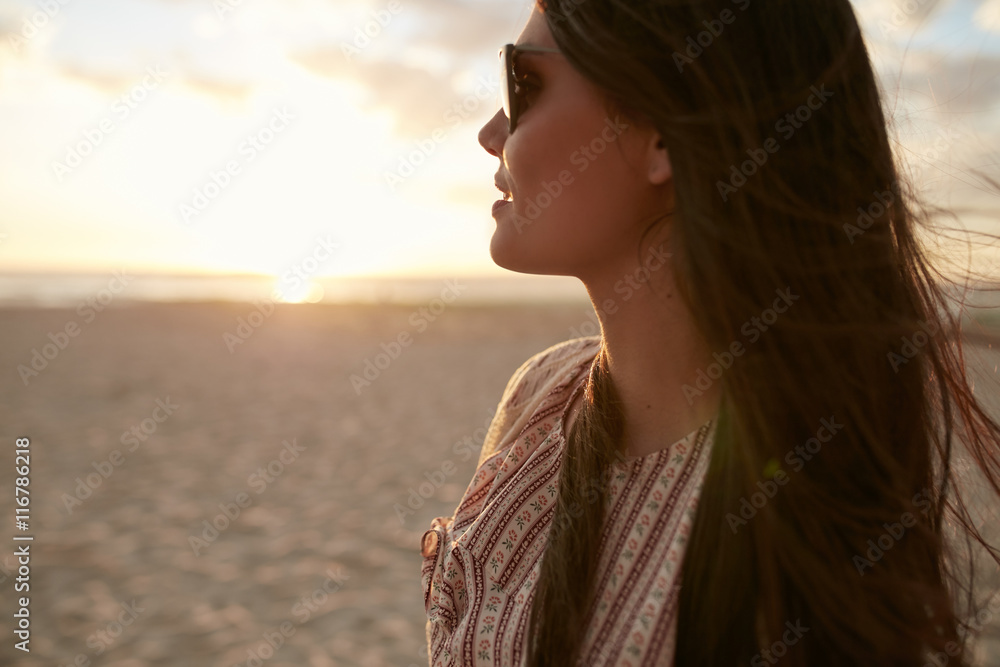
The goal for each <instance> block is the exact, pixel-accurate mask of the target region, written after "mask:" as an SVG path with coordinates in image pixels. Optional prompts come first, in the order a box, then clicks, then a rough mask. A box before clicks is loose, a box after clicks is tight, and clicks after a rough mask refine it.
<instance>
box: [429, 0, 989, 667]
mask: <svg viewBox="0 0 1000 667" xmlns="http://www.w3.org/2000/svg"><path fill="white" fill-rule="evenodd" d="M502 63H503V67H504V77H505V78H504V79H503V80H502V84H503V81H505V80H507V77H510V78H511V81H510V85H511V88H512V90H511V91H510V93H509V95H508V96H507V98H509V99H507V98H505V109H504V110H503V111H500V112H498V113H497V115H496V116H494V117H493V118H492V119H491V120H490V121H489V123H487V125H486V126H485V127H483V129H482V131H481V132H480V137H479V139H480V143H481V144H482V146H483V148H484V149H485V150H486V151H487V152H488V153H490V154H491V155H493V156H495V157H497V158H499V170H498V172H497V174H496V185H497V187H498V188H499V189H500V190H501V191H502V192H504V195H505V196H504V201H502V202H498V203H497V204H496V205H494V210H493V215H494V218H495V219H496V225H497V227H496V231H495V233H494V236H493V239H492V243H491V247H490V250H491V255H492V257H493V259H494V261H495V262H496V263H497V264H498V265H500V266H503V267H505V268H507V269H510V270H513V271H519V272H524V273H542V274H553V275H570V276H576V277H577V278H579V279H580V280H581V281H582V282H583V283H584V285H585V286H586V288H587V290H588V292H589V294H590V297H591V299H592V302H593V305H594V308H595V310H596V311H597V313H598V316H599V318H600V322H601V335H600V336H595V337H590V338H581V339H575V340H571V341H567V342H565V343H562V344H560V345H557V346H554V347H553V348H550V349H548V350H546V351H544V352H542V353H540V354H538V355H536V356H535V357H533V358H531V359H529V360H528V361H527V362H526V363H525V364H524V365H523V366H522V367H521V368H520V369H519V370H518V372H517V373H515V375H514V377H512V378H511V380H510V383H509V384H508V386H507V390H506V391H505V393H504V395H503V397H502V398H501V401H500V405H499V411H498V414H497V416H496V417H495V418H494V421H493V424H492V425H491V428H490V433H489V435H488V436H487V440H486V443H485V444H484V448H483V452H482V455H481V458H480V462H479V463H480V465H479V469H478V470H477V472H476V475H475V477H474V478H473V480H472V481H471V482H470V484H469V487H468V489H467V491H466V494H465V496H464V498H463V499H462V501H461V503H460V505H459V507H458V508H457V510H456V512H455V515H454V516H453V517H439V518H437V519H435V520H434V522H433V524H432V526H431V529H430V530H428V531H427V532H426V533H425V535H424V540H423V545H422V546H423V557H424V562H423V583H424V591H425V603H426V606H427V611H428V625H427V634H428V642H429V650H430V662H431V664H433V665H472V664H475V665H486V664H490V665H519V664H526V665H532V666H534V665H575V664H585V665H612V664H614V665H661V664H677V665H684V666H685V667H687V666H691V665H705V666H708V665H724V666H727V667H729V666H736V665H748V664H749V665H754V666H756V665H770V664H776V663H778V662H779V661H780V663H781V664H783V665H789V666H792V665H809V666H810V667H814V666H816V665H858V664H868V665H880V666H882V665H913V666H916V665H924V664H925V663H926V664H938V665H942V664H951V665H959V664H965V663H966V662H967V660H968V649H967V647H966V646H965V638H966V631H967V629H968V628H967V627H966V626H964V625H963V624H962V615H961V614H960V613H959V611H958V610H957V609H956V600H955V598H956V597H957V596H958V595H959V594H960V593H961V592H962V590H963V589H962V588H961V586H960V585H959V583H958V579H956V575H955V574H954V573H953V571H952V568H951V560H950V559H947V560H946V556H948V555H949V553H950V552H949V551H948V549H947V547H948V545H947V544H946V541H945V535H944V534H943V522H944V517H945V510H946V509H947V510H948V513H949V515H953V518H955V519H956V520H957V521H959V522H960V524H961V525H962V526H963V528H964V529H965V530H966V531H968V534H970V535H972V536H974V537H976V538H977V539H978V540H979V541H980V542H981V543H982V544H983V545H984V546H987V545H986V544H985V542H984V541H983V540H982V539H981V537H980V536H979V534H978V532H977V531H976V529H975V527H974V526H972V525H971V521H970V520H969V519H968V515H967V514H966V513H965V511H964V509H963V507H964V506H963V505H961V503H960V497H957V496H955V492H956V491H957V490H959V489H956V475H955V473H954V471H953V469H952V468H951V466H950V463H949V462H950V460H951V450H952V446H953V442H956V440H957V439H958V437H959V436H961V439H962V441H963V442H964V446H965V447H967V448H968V450H969V451H970V452H971V454H972V458H973V460H975V461H977V465H978V466H979V467H980V468H981V469H982V470H983V471H984V472H985V473H986V474H987V477H988V479H989V482H990V485H991V487H992V488H993V490H994V491H996V492H997V493H1000V486H998V484H997V469H998V457H997V454H998V451H1000V426H998V424H997V423H996V422H995V421H993V420H992V419H991V418H990V417H989V416H988V415H987V414H986V413H985V412H984V410H983V408H982V407H981V406H980V405H979V404H978V403H977V401H976V399H975V397H974V396H973V395H972V393H971V391H970V389H969V387H968V383H967V380H966V378H965V375H964V368H963V364H962V358H961V348H960V347H959V346H957V345H958V344H957V336H956V335H955V331H956V326H957V321H956V319H955V317H954V315H952V314H949V311H948V310H947V307H946V304H947V301H946V299H945V297H944V296H943V292H942V291H941V288H940V287H939V283H938V278H939V276H937V274H935V273H934V271H933V268H932V267H931V266H930V265H929V263H928V260H927V259H926V257H925V255H924V253H923V250H922V249H921V247H920V245H919V244H918V242H917V239H916V232H917V228H916V225H917V223H919V222H924V221H925V219H926V218H927V217H928V216H926V214H924V213H922V212H921V211H920V210H918V209H917V208H916V204H915V202H916V199H915V198H914V197H913V196H912V193H911V191H910V189H909V187H908V186H907V184H906V183H905V182H902V181H900V179H899V175H898V172H897V165H896V163H895V162H894V157H893V154H892V152H891V150H890V146H889V140H888V138H887V134H886V123H885V119H884V117H883V114H882V110H881V106H880V100H879V95H878V88H877V85H876V81H875V78H874V75H873V72H872V67H871V64H870V62H869V59H868V55H867V52H866V49H865V46H864V44H863V42H862V38H861V35H860V32H859V28H858V24H857V21H856V18H855V16H854V14H853V11H852V9H851V6H850V4H849V2H847V0H813V1H811V2H799V1H795V0H788V1H785V2H781V1H771V2H762V1H760V0H757V1H756V2H752V1H751V0H701V1H699V2H680V1H667V0H663V1H659V2H654V1H642V0H541V1H540V2H539V5H538V6H536V7H535V8H534V11H533V13H532V14H531V17H530V19H529V20H528V22H527V24H526V26H525V28H524V30H523V31H522V33H521V35H520V36H519V38H518V40H517V44H516V45H515V46H513V47H510V46H509V47H507V48H505V49H504V51H503V53H502ZM990 555H991V556H992V557H993V558H994V560H996V561H997V562H998V563H1000V558H998V554H997V552H996V550H995V549H992V548H991V551H990ZM995 611H996V613H997V614H1000V609H996V610H995ZM980 618H981V617H980ZM998 618H1000V616H998ZM970 625H972V626H974V623H973V624H970ZM928 661H929V662H928Z"/></svg>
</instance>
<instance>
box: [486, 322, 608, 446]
mask: <svg viewBox="0 0 1000 667" xmlns="http://www.w3.org/2000/svg"><path fill="white" fill-rule="evenodd" d="M600 347H601V337H600V336H586V337H583V338H573V339H570V340H565V341H562V342H561V343H556V344H555V345H552V346H550V347H547V348H546V349H544V350H542V351H541V352H537V353H535V354H533V355H532V356H531V357H529V358H528V359H527V360H526V361H525V362H524V363H522V364H521V366H520V367H519V368H518V369H517V370H516V371H514V374H513V375H512V376H511V377H510V380H508V382H507V387H506V388H505V389H504V392H503V395H502V396H501V397H500V402H499V404H498V405H497V412H496V414H495V415H494V417H493V421H492V422H491V423H490V428H489V431H488V432H487V434H486V439H485V441H484V443H483V448H482V451H481V453H480V456H479V464H480V465H481V464H482V463H483V461H485V460H486V459H487V458H489V457H490V456H492V455H493V454H494V453H496V452H497V451H499V450H500V449H501V448H502V447H503V445H504V444H506V443H509V442H510V441H511V440H512V439H513V438H514V437H516V436H517V434H518V433H519V432H520V428H521V427H522V426H523V425H524V423H526V422H527V421H528V418H529V417H530V416H531V413H532V409H533V408H535V407H537V406H538V405H539V404H540V403H541V402H542V401H543V400H544V399H545V397H546V396H548V395H549V393H551V392H552V390H553V389H554V388H556V387H557V386H558V385H559V384H560V383H563V382H568V381H569V379H570V377H569V373H570V372H571V371H572V370H574V369H576V368H578V367H579V366H580V365H581V364H584V363H590V361H591V360H593V358H594V356H595V355H596V354H597V352H598V350H600Z"/></svg>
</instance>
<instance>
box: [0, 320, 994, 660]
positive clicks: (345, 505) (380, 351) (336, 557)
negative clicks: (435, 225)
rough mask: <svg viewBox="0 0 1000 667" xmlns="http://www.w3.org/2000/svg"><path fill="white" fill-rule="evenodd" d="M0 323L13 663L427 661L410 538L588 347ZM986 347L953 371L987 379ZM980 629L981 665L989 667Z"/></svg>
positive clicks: (226, 324)
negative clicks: (573, 354)
mask: <svg viewBox="0 0 1000 667" xmlns="http://www.w3.org/2000/svg"><path fill="white" fill-rule="evenodd" d="M253 313H257V314H256V315H253ZM0 317H2V320H3V323H4V326H3V333H2V343H3V344H2V346H0V367H2V368H3V369H4V373H5V380H4V382H3V383H2V385H0V394H2V396H0V424H2V425H3V426H2V432H3V437H2V443H3V447H4V449H3V451H5V452H6V453H5V454H4V456H3V460H2V477H0V479H2V480H3V483H2V485H0V486H2V488H3V489H5V491H4V493H3V494H2V497H0V511H2V514H3V516H4V517H5V520H4V526H5V527H6V531H7V533H8V534H7V535H4V536H2V537H3V538H4V545H5V546H3V548H2V551H0V559H2V562H0V564H2V566H3V567H2V570H0V577H4V578H5V579H6V580H5V581H3V582H2V585H3V587H4V590H5V593H4V595H3V598H2V602H0V613H2V614H3V618H4V619H6V620H5V621H4V623H3V624H2V625H3V628H4V632H3V641H2V644H0V664H4V665H24V666H25V667H34V666H36V665H38V666H41V665H45V666H52V665H85V664H90V665H103V666H107V667H140V666H146V665H149V666H182V665H183V666H189V665H198V666H200V665H220V666H223V665H224V666H233V665H262V664H263V665H267V666H268V667H291V666H303V665H307V666H309V667H325V666H330V665H398V666H401V667H410V666H412V665H426V664H427V657H426V649H425V645H424V623H423V619H424V611H423V600H422V596H421V589H420V578H419V575H420V564H421V557H420V553H419V539H420V536H421V535H422V533H423V532H424V530H425V529H426V527H427V525H428V524H429V522H430V521H431V519H432V518H433V517H435V516H439V515H448V514H450V513H451V512H452V511H453V510H454V508H455V505H456V504H457V502H458V500H459V498H460V496H461V494H462V492H463V491H464V489H465V487H466V484H467V483H468V481H469V479H470V478H471V477H472V474H473V472H474V470H475V464H476V461H477V457H478V454H479V445H480V443H481V442H482V437H483V434H484V432H485V426H486V425H487V424H488V423H489V419H490V417H491V415H492V414H493V411H494V409H495V407H496V403H497V401H498V400H499V398H500V395H501V392H502V391H503V389H504V386H505V385H506V382H507V380H508V378H509V377H510V375H511V374H512V373H513V371H514V370H515V369H516V368H517V367H518V366H519V365H520V364H521V363H522V362H523V361H524V360H525V359H527V358H528V357H529V356H531V355H532V354H534V353H535V352H538V351H540V350H542V349H544V348H546V347H547V346H549V345H552V344H554V343H557V342H559V341H562V340H566V339H568V338H571V337H574V336H576V335H586V334H590V333H593V331H592V329H590V328H589V327H590V326H592V325H591V324H588V323H592V322H593V319H592V316H591V315H588V309H586V308H584V307H580V306H560V307H541V306H531V307H529V306H517V307H515V306H511V307H505V306H492V307H474V306H461V307H459V306H455V307H449V308H447V309H445V310H444V312H441V313H439V314H437V315H431V316H430V317H432V318H433V320H432V319H430V318H429V317H427V314H426V313H424V314H421V313H420V311H419V307H414V306H332V305H279V306H277V308H276V309H275V310H274V312H272V313H269V314H264V313H261V312H259V311H257V310H256V309H255V308H254V306H252V305H249V304H224V303H210V304H134V305H120V304H115V307H110V308H107V309H106V310H104V311H102V312H99V313H95V314H94V316H93V317H92V319H90V320H89V321H88V319H87V318H88V317H89V316H88V315H86V314H80V313H78V312H77V311H76V310H75V309H47V310H42V309H5V310H3V311H2V313H0ZM241 320H242V323H241ZM71 323H72V324H74V325H76V326H75V327H69V328H67V327H68V325H70V324H71ZM70 331H76V333H75V334H71V333H70ZM50 334H51V335H50ZM64 336H65V337H64ZM985 344H986V339H983V340H981V341H979V343H978V344H977V345H975V347H973V348H970V353H969V359H970V365H975V366H976V367H977V368H980V369H983V370H982V371H981V372H982V373H986V372H989V373H993V372H994V369H995V367H996V365H997V363H998V362H1000V353H998V351H997V345H996V344H995V343H994V344H993V348H992V350H990V349H987V348H986V347H985ZM46 345H51V346H52V347H49V348H48V352H49V353H51V352H53V350H57V354H55V355H51V354H49V355H47V356H51V357H52V358H45V359H44V360H43V361H44V362H45V364H44V368H43V369H42V370H40V371H35V372H36V373H37V374H32V373H25V372H23V371H22V372H19V371H18V370H17V369H18V366H19V365H20V366H24V367H26V368H30V367H31V363H32V350H39V351H40V353H41V352H43V348H44V347H45V346H46ZM37 366H42V361H36V367H37ZM977 372H979V371H977ZM352 376H353V377H352ZM982 386H983V387H987V389H986V390H987V391H990V389H989V387H990V386H991V385H989V384H987V383H985V382H984V383H983V384H982ZM996 386H997V384H996V380H995V378H994V379H993V384H992V387H993V389H994V390H995V388H996ZM998 398H1000V397H998V396H996V395H993V396H992V397H991V400H992V405H993V408H994V410H995V411H996V412H997V413H998V414H1000V401H998V400H997V399H998ZM19 437H28V438H29V439H30V445H29V449H30V452H31V459H30V480H31V481H30V498H31V502H30V518H29V525H30V527H29V530H27V531H24V532H20V531H17V530H16V529H15V528H14V524H13V520H12V519H11V517H12V516H13V515H14V503H13V492H11V489H12V488H13V486H14V485H13V478H14V472H13V467H14V454H13V449H14V448H15V440H16V439H17V438H19ZM15 534H20V535H31V536H33V537H34V541H32V542H30V553H31V559H30V585H31V591H30V595H31V605H30V614H31V616H30V622H31V636H30V648H31V653H30V654H26V653H22V652H21V651H18V650H16V649H15V648H14V647H13V644H14V642H15V641H16V639H15V638H14V636H13V635H12V634H11V629H10V620H11V619H12V618H13V613H14V612H15V611H16V607H15V600H14V599H13V598H14V597H15V596H14V594H13V593H12V586H13V584H12V581H11V580H12V579H14V578H15V577H16V576H17V575H16V572H15V571H16V568H17V565H16V561H15V559H14V558H13V557H12V556H11V553H12V551H13V548H15V547H12V546H11V545H16V544H21V545H23V544H29V543H27V542H20V543H15V542H12V541H11V539H10V538H11V536H12V535H15ZM994 535H996V532H995V531H994ZM993 581H994V582H997V581H1000V580H998V579H996V578H994V579H993ZM998 623H1000V614H997V618H996V619H994V624H993V629H992V630H989V631H988V632H990V633H992V634H990V637H992V639H991V640H990V641H989V642H984V643H983V646H984V647H985V648H983V649H982V652H981V654H980V655H981V657H980V659H981V660H983V662H981V663H980V664H994V665H996V664H1000V649H998V647H1000V634H998V633H997V631H996V626H997V624H998ZM272 646H276V647H277V648H276V649H273V648H272ZM987 650H989V651H990V655H992V656H993V659H995V661H993V662H989V661H988V660H990V658H987V657H986V655H987V654H986V651H987Z"/></svg>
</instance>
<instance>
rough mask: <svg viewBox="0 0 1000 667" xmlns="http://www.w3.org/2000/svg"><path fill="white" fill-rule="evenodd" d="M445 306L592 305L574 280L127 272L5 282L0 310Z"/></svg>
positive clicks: (1, 281) (16, 277) (0, 277)
mask: <svg viewBox="0 0 1000 667" xmlns="http://www.w3.org/2000/svg"><path fill="white" fill-rule="evenodd" d="M437 298H442V299H444V300H445V301H447V302H449V303H451V302H456V303H463V304H500V303H576V302H579V303H581V304H584V305H586V304H588V303H589V299H588V297H587V293H586V290H584V288H583V284H582V283H581V282H580V281H579V280H577V279H576V278H568V277H560V276H526V275H521V274H511V275H510V276H509V277H496V278H495V277H481V276H475V277H470V276H440V277H419V278H410V277H378V278H372V277H364V278H355V277H350V278H313V279H311V280H309V281H308V282H306V281H296V282H294V283H293V282H291V281H286V282H285V283H282V282H281V281H280V280H278V279H275V278H273V277H268V276H256V275H164V274H140V273H132V272H130V271H126V272H125V273H124V274H119V272H117V271H109V272H106V273H72V274H71V273H66V274H51V273H49V274H27V273H16V274H15V273H8V274H0V307H2V306H17V307H35V308H69V307H74V308H75V307H78V306H80V305H81V304H84V303H87V302H88V301H89V300H95V301H97V302H98V303H101V304H104V305H110V303H111V302H112V301H114V302H116V303H123V302H204V301H228V302H253V301H258V300H262V299H272V300H274V301H278V302H289V303H387V304H391V303H398V304H422V303H428V302H430V301H432V300H434V299H437Z"/></svg>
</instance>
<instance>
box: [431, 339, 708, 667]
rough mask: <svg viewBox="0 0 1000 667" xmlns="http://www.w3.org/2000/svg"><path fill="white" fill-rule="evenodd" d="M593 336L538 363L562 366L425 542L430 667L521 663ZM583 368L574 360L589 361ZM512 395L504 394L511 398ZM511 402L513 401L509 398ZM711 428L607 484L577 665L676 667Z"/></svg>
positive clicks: (622, 465)
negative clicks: (685, 562)
mask: <svg viewBox="0 0 1000 667" xmlns="http://www.w3.org/2000/svg"><path fill="white" fill-rule="evenodd" d="M599 343H600V339H598V338H585V339H575V340H572V341H567V342H565V343H561V344H560V345H557V346H554V347H552V348H549V349H548V350H546V351H544V352H542V353H540V354H538V355H535V357H533V358H532V359H531V360H529V362H528V363H527V364H526V366H527V368H526V369H524V370H525V373H524V374H523V379H522V380H521V382H530V381H531V380H530V378H531V370H532V368H534V367H540V366H541V365H542V363H543V362H545V363H546V364H547V366H548V367H549V368H551V367H552V362H553V360H555V361H558V360H559V359H569V360H570V362H571V363H572V364H573V365H571V366H569V367H566V368H563V369H562V379H561V380H560V381H559V382H558V383H557V384H555V386H554V387H553V388H552V389H551V391H550V392H549V393H548V394H547V395H546V396H545V397H544V398H543V400H541V402H540V403H538V405H537V406H535V407H534V408H533V412H532V413H531V415H530V418H529V419H528V420H527V422H526V425H525V426H524V428H523V429H522V430H521V432H520V434H519V435H518V436H517V437H516V438H515V439H513V440H512V441H511V442H510V443H508V444H507V445H506V446H501V447H500V448H499V449H498V451H496V452H494V453H493V454H491V455H490V456H488V457H487V458H486V459H485V460H483V461H482V462H481V464H480V465H479V467H478V469H477V471H476V473H475V475H474V476H473V478H472V481H471V482H470V483H469V486H468V488H467V489H466V492H465V495H464V496H463V498H462V500H461V501H460V503H459V505H458V508H457V509H456V511H455V514H454V516H452V517H437V518H435V519H434V520H433V521H432V523H431V526H430V529H429V530H427V531H426V532H425V533H424V537H423V542H422V545H421V547H422V555H423V566H422V571H421V580H422V585H423V590H424V603H425V609H426V612H427V628H426V630H427V642H428V652H429V664H430V665H431V666H432V667H438V666H442V667H443V666H450V665H462V666H465V665H504V666H507V665H521V664H523V663H524V661H525V659H526V650H527V622H528V619H529V616H530V610H531V603H532V599H533V594H534V587H535V582H536V581H537V579H538V574H539V569H540V566H541V557H542V555H543V553H544V549H545V543H546V537H547V535H548V530H549V528H550V526H551V522H552V517H553V512H554V508H555V500H556V491H557V488H558V478H559V470H560V463H561V461H562V457H563V454H564V451H565V447H566V434H564V433H563V426H564V419H565V415H566V412H567V408H568V407H569V405H571V404H572V400H571V399H573V398H575V396H576V394H577V392H579V391H582V389H583V386H584V383H585V381H586V379H587V375H588V371H589V368H590V360H592V359H593V356H594V355H595V354H596V353H597V351H598V349H599ZM591 350H592V353H590V354H589V355H588V356H589V358H590V360H586V361H584V362H582V363H580V362H579V359H580V355H579V354H578V353H579V352H580V351H584V352H588V353H589V352H591ZM508 393H509V392H508ZM515 393H516V392H515ZM714 426H715V422H714V420H712V421H709V422H707V423H706V424H704V425H702V426H701V427H700V428H699V429H697V430H696V431H694V432H692V433H690V434H688V435H687V436H686V437H684V438H682V439H681V440H679V441H677V442H675V443H673V444H671V445H670V446H669V447H666V448H664V449H661V450H659V451H657V452H654V453H652V454H649V455H647V456H642V457H637V458H631V459H628V460H626V461H623V462H618V463H616V464H615V465H614V466H613V467H612V470H611V475H610V477H609V480H610V481H609V486H608V496H607V504H606V505H605V510H606V512H605V526H604V531H603V535H602V539H601V546H600V554H601V555H600V560H599V566H598V575H597V579H596V585H597V590H598V591H599V597H598V602H597V605H596V608H595V610H594V613H593V615H592V616H591V619H590V622H589V624H588V626H587V628H586V634H585V638H584V643H583V646H584V650H583V654H582V660H583V664H586V665H620V666H622V667H638V666H640V665H670V664H673V653H674V645H675V636H676V612H677V601H678V599H677V598H678V589H679V585H680V582H679V577H680V569H681V567H680V566H681V562H682V558H683V555H684V546H685V545H686V542H687V537H688V535H689V533H690V531H691V525H692V522H693V519H694V515H695V510H696V507H697V501H698V494H699V491H700V489H701V483H702V479H703V477H704V473H705V471H706V470H707V465H708V460H709V453H710V445H711V442H712V439H713V436H714V431H715V429H714Z"/></svg>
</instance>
